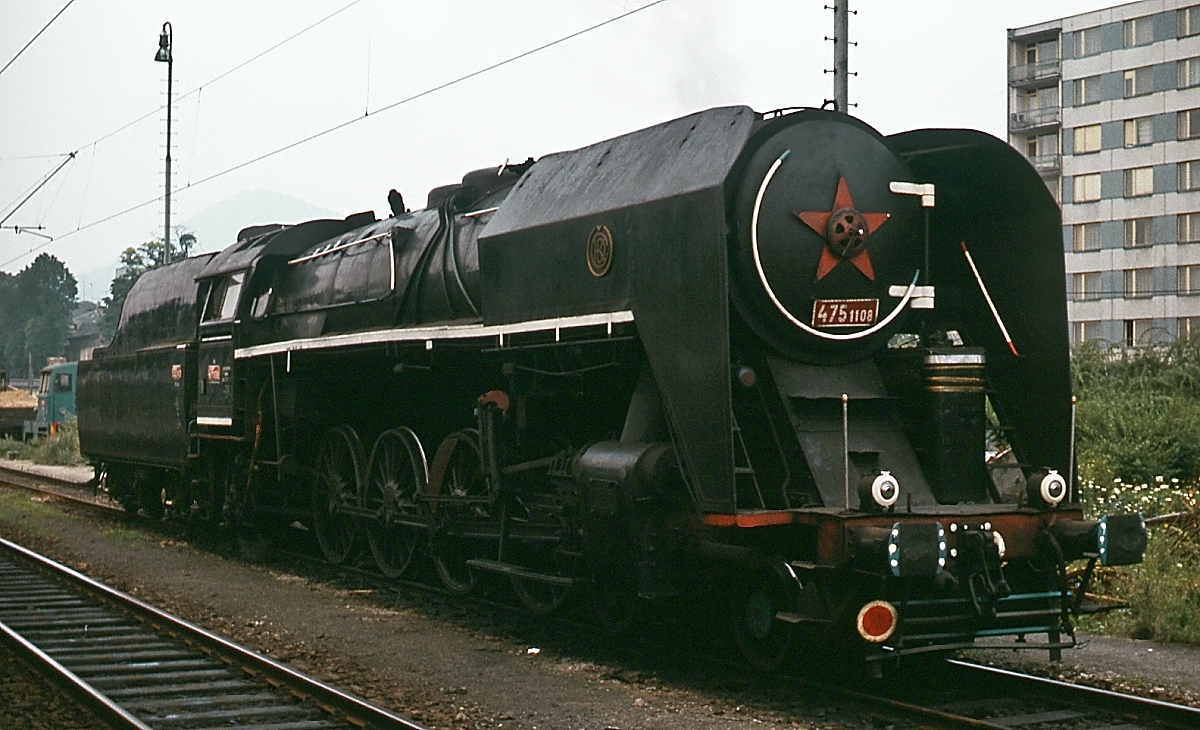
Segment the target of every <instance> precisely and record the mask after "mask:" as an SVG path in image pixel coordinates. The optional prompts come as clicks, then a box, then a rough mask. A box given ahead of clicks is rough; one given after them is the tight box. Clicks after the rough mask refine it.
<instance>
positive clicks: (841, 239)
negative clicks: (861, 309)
mask: <svg viewBox="0 0 1200 730" xmlns="http://www.w3.org/2000/svg"><path fill="white" fill-rule="evenodd" d="M890 216H891V214H890V213H860V212H858V210H857V209H856V208H855V207H854V199H853V198H851V197H850V187H849V186H848V185H846V178H844V177H842V178H838V186H837V195H835V196H834V198H833V207H832V208H830V209H829V212H827V213H823V212H820V211H811V212H808V211H806V212H804V213H796V217H797V218H799V219H800V220H802V221H804V222H805V223H806V224H808V227H809V228H812V229H813V230H814V231H816V232H817V234H818V235H820V236H821V237H822V238H824V239H825V246H824V247H823V248H822V249H821V261H820V263H819V264H817V281H820V280H821V279H823V278H825V275H826V274H828V273H829V272H830V271H833V267H835V266H837V265H838V262H840V261H841V260H842V259H849V260H850V263H852V264H854V267H855V268H856V269H858V270H859V271H861V272H862V273H863V276H865V277H867V278H868V279H870V280H871V281H875V269H873V268H872V267H871V257H870V256H868V255H867V236H869V235H871V234H872V233H874V232H875V231H877V230H879V227H880V226H882V225H883V224H884V223H886V222H887V219H888V218H889V217H890Z"/></svg>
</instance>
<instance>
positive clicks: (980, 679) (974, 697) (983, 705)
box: [0, 467, 1200, 730]
mask: <svg viewBox="0 0 1200 730" xmlns="http://www.w3.org/2000/svg"><path fill="white" fill-rule="evenodd" d="M11 471H12V470H6V469H4V468H3V467H0V481H8V482H10V483H13V482H22V484H21V486H24V487H26V488H29V489H35V490H36V491H40V492H43V493H48V494H52V495H54V496H56V497H62V498H64V499H71V500H72V501H82V502H84V503H85V504H89V505H92V506H103V505H102V504H97V503H96V501H94V500H93V499H92V498H91V497H90V496H88V495H86V494H84V495H79V492H80V491H86V487H84V486H83V485H80V484H78V483H72V482H63V481H61V480H58V481H57V483H54V482H53V481H52V484H51V486H50V487H49V488H44V487H43V486H41V485H39V484H38V482H39V480H42V479H43V477H41V476H38V475H29V474H27V473H22V474H18V475H17V477H18V478H17V479H15V480H13V479H8V478H7V473H8V472H11ZM72 492H74V493H75V494H74V495H73V494H72ZM117 509H118V510H119V507H118V508H117ZM282 554H283V555H286V556H288V557H290V558H291V559H293V560H299V561H301V562H303V563H309V562H312V563H314V565H317V564H319V565H320V566H321V567H322V569H323V570H325V569H329V568H330V566H328V565H327V564H325V563H324V562H323V561H319V560H318V559H317V558H315V557H314V556H312V555H309V554H305V551H291V550H286V549H285V550H284V552H283V553H282ZM337 570H338V572H339V574H340V575H342V576H345V577H348V578H350V580H351V581H352V582H354V583H357V584H359V585H364V586H369V587H371V588H374V589H378V590H386V591H401V592H404V591H406V590H413V589H416V590H421V591H427V592H430V593H433V594H437V595H439V596H440V595H442V594H443V592H442V591H441V590H440V589H438V588H437V587H435V586H430V585H426V584H424V583H421V582H415V581H409V580H404V581H397V580H395V579H387V578H385V577H384V576H382V575H381V574H378V573H376V572H375V571H372V570H370V569H365V568H361V567H353V566H347V565H343V566H339V567H338V568H337ZM0 590H2V586H0ZM458 600H460V601H461V600H464V599H462V598H459V599H458ZM474 600H475V601H476V602H478V603H479V604H480V605H481V606H483V605H486V606H488V607H490V608H492V609H500V610H504V611H509V610H512V611H514V612H515V611H516V610H517V609H515V608H514V607H513V606H510V605H507V604H506V603H505V602H503V601H492V600H488V599H483V598H477V599H474ZM560 618H561V620H562V621H564V622H566V623H569V624H570V627H571V628H572V630H573V631H575V632H584V633H586V632H588V631H596V628H595V626H594V625H588V624H586V623H583V622H582V621H580V620H574V621H572V620H570V619H568V618H562V617H560ZM2 620H3V619H2V618H0V621H2ZM659 638H660V640H659V641H654V640H653V639H646V641H647V642H648V643H653V644H654V645H655V647H657V648H654V649H648V650H647V651H649V652H650V653H652V654H657V655H660V656H661V655H662V653H663V651H666V652H667V653H670V654H677V655H679V656H680V661H687V662H689V663H690V662H695V661H701V662H714V661H716V662H717V663H719V664H721V667H719V669H720V670H721V671H733V667H731V666H728V665H727V663H725V662H721V661H720V660H715V659H714V658H713V657H712V656H697V655H695V654H694V653H687V656H686V657H685V656H684V655H683V654H682V653H680V652H683V651H684V650H682V649H680V648H679V646H680V645H679V644H676V643H675V642H668V643H669V644H672V647H667V648H666V649H664V647H662V646H661V644H662V641H661V637H659ZM635 641H637V640H635ZM638 643H640V642H638ZM913 666H914V665H913V664H912V663H909V664H907V665H902V667H901V670H900V673H901V675H903V674H905V673H906V672H909V671H912V670H911V667H913ZM915 666H917V667H919V669H920V672H919V673H920V675H921V677H920V680H919V681H918V682H905V681H901V682H899V683H897V684H896V686H894V687H891V688H888V687H886V685H887V684H888V682H886V681H885V682H884V683H883V685H872V686H865V687H864V686H863V685H862V684H861V682H855V681H853V680H851V681H846V682H841V683H822V682H815V681H813V679H812V678H811V677H810V676H803V675H801V676H786V677H780V678H779V680H780V681H779V682H778V683H777V685H776V686H778V687H780V688H781V689H780V691H782V692H789V691H796V689H797V688H804V689H806V690H808V691H811V690H818V691H819V692H821V693H825V694H828V695H830V696H833V697H837V698H840V699H841V700H842V701H844V702H845V703H846V705H848V706H852V707H855V708H856V709H857V710H858V711H860V712H865V713H867V714H869V715H872V716H874V717H876V718H879V719H881V720H884V721H887V722H891V723H896V722H899V723H900V726H901V727H904V726H910V727H911V726H915V727H934V728H947V729H954V730H957V729H959V728H973V729H975V730H1001V729H1004V730H1160V729H1161V728H1180V729H1182V728H1200V709H1197V708H1192V707H1187V706H1182V705H1176V704H1171V703H1167V702H1161V701H1157V700H1153V699H1147V698H1141V697H1137V696H1133V695H1126V694H1121V693H1116V692H1110V691H1106V690H1101V689H1095V688H1090V687H1086V686H1082V685H1076V684H1070V683H1065V682H1058V681H1054V680H1048V679H1043V678H1040V677H1034V676H1030V675H1024V674H1017V673H1014V672H1009V671H1005V670H1002V669H995V668H991V667H985V666H981V665H977V664H973V663H969V662H962V661H950V662H945V663H930V664H921V663H918V664H916V665H915ZM905 667H909V668H910V669H907V670H906V669H905ZM927 670H928V672H929V673H927ZM789 688H790V689H789ZM931 688H932V689H931ZM938 688H941V689H938ZM402 727H412V726H411V725H405V726H402Z"/></svg>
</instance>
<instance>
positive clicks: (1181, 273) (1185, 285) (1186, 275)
mask: <svg viewBox="0 0 1200 730" xmlns="http://www.w3.org/2000/svg"><path fill="white" fill-rule="evenodd" d="M1175 286H1176V291H1177V292H1178V293H1179V294H1180V295H1182V296H1191V295H1195V294H1200V264H1189V265H1188V266H1180V267H1177V268H1176V269H1175ZM1197 334H1200V332H1198V333H1197Z"/></svg>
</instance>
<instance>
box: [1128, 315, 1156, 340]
mask: <svg viewBox="0 0 1200 730" xmlns="http://www.w3.org/2000/svg"><path fill="white" fill-rule="evenodd" d="M1153 324H1154V320H1150V319H1127V320H1125V346H1126V347H1137V346H1138V345H1139V344H1146V339H1147V338H1146V333H1148V332H1149V331H1150V327H1151V326H1152V325H1153Z"/></svg>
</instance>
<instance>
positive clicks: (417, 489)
mask: <svg viewBox="0 0 1200 730" xmlns="http://www.w3.org/2000/svg"><path fill="white" fill-rule="evenodd" d="M428 474H429V467H428V465H427V464H426V462H425V451H424V449H422V448H421V442H420V440H419V439H418V438H417V435H416V434H415V433H413V432H412V430H410V429H408V428H404V427H401V428H393V429H390V430H387V431H384V432H383V433H381V434H380V435H379V438H378V439H376V440H375V446H374V448H372V449H371V458H370V459H368V460H367V485H366V487H367V489H366V505H365V506H366V508H367V509H368V510H369V511H371V512H373V513H374V517H373V518H372V519H371V520H369V521H368V522H367V540H368V541H369V543H370V546H371V555H372V556H373V557H374V558H375V565H376V566H377V567H378V568H379V572H381V573H383V574H384V575H385V576H387V577H389V578H396V577H399V576H400V575H401V574H402V573H403V572H404V571H405V570H406V569H407V568H408V566H409V564H410V563H411V562H412V558H413V555H414V554H415V553H416V548H417V545H418V543H419V538H420V536H421V533H422V531H423V530H424V529H427V526H426V527H416V526H414V524H413V523H415V522H416V523H421V524H423V525H424V524H425V523H427V522H428V511H427V510H426V509H425V504H424V502H423V501H422V498H423V497H424V496H425V491H426V486H427V484H428V481H429V477H428Z"/></svg>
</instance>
